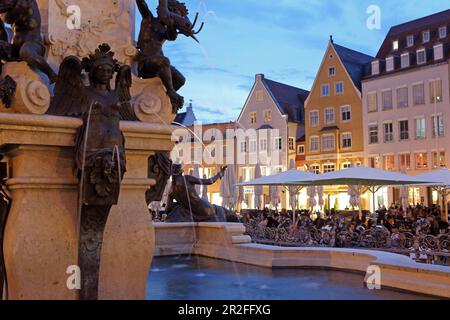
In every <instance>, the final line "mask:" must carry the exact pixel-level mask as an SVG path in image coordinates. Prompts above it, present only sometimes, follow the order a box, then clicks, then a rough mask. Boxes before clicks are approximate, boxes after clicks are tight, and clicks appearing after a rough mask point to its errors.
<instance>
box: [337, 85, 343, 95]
mask: <svg viewBox="0 0 450 320" xmlns="http://www.w3.org/2000/svg"><path fill="white" fill-rule="evenodd" d="M343 93H344V83H343V82H337V83H336V94H343Z"/></svg>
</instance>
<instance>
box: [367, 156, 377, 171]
mask: <svg viewBox="0 0 450 320" xmlns="http://www.w3.org/2000/svg"><path fill="white" fill-rule="evenodd" d="M368 162H369V163H368V165H369V168H376V167H377V162H378V161H377V158H375V157H370V158H369V161H368Z"/></svg>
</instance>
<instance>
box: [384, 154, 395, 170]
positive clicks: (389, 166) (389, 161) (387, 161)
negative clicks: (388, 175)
mask: <svg viewBox="0 0 450 320" xmlns="http://www.w3.org/2000/svg"><path fill="white" fill-rule="evenodd" d="M383 165H384V170H388V171H394V170H395V159H394V156H393V155H388V156H383Z"/></svg>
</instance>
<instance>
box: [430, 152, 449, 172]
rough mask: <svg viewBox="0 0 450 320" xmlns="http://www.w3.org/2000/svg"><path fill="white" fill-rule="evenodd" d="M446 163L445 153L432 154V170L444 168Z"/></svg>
mask: <svg viewBox="0 0 450 320" xmlns="http://www.w3.org/2000/svg"><path fill="white" fill-rule="evenodd" d="M445 167H446V162H445V151H440V152H439V154H438V152H433V168H434V169H437V168H445Z"/></svg>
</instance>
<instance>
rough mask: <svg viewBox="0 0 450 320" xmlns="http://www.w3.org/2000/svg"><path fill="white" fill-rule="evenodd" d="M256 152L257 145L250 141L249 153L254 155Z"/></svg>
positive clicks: (254, 141)
mask: <svg viewBox="0 0 450 320" xmlns="http://www.w3.org/2000/svg"><path fill="white" fill-rule="evenodd" d="M257 151H258V144H257V142H256V140H250V152H251V153H255V152H257Z"/></svg>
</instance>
